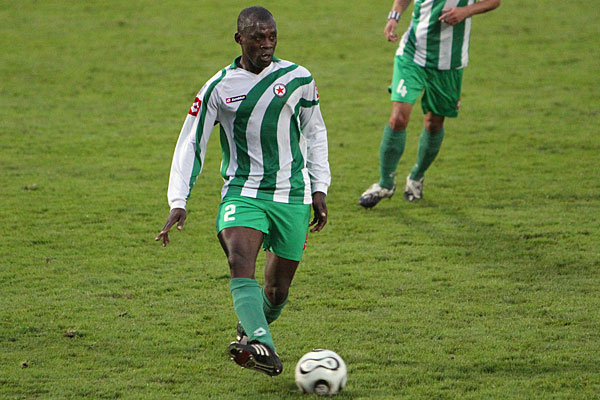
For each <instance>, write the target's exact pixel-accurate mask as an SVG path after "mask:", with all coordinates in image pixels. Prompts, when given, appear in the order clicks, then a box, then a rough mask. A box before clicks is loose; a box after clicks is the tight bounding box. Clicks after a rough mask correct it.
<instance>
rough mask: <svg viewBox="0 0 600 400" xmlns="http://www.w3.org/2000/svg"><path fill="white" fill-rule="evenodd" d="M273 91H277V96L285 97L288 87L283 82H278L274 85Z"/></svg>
mask: <svg viewBox="0 0 600 400" xmlns="http://www.w3.org/2000/svg"><path fill="white" fill-rule="evenodd" d="M273 93H275V96H277V97H283V96H285V94H286V93H287V88H286V87H285V85H284V84H283V83H276V84H275V86H273Z"/></svg>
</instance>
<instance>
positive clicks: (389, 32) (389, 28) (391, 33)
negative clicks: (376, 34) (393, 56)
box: [383, 18, 398, 42]
mask: <svg viewBox="0 0 600 400" xmlns="http://www.w3.org/2000/svg"><path fill="white" fill-rule="evenodd" d="M397 26H398V22H397V21H396V20H395V19H393V18H392V19H388V22H387V24H386V25H385V29H384V30H383V34H384V35H385V38H386V39H387V40H388V42H396V41H397V40H398V34H397V33H396V27H397Z"/></svg>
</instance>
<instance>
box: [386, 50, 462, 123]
mask: <svg viewBox="0 0 600 400" xmlns="http://www.w3.org/2000/svg"><path fill="white" fill-rule="evenodd" d="M462 74H463V70H462V69H449V70H439V69H435V68H424V67H421V66H420V65H417V64H415V63H414V62H412V61H410V60H405V59H404V58H403V57H402V56H396V58H395V59H394V77H393V79H392V86H391V88H390V89H391V92H392V101H399V102H401V103H410V104H415V101H416V100H417V98H418V97H419V96H420V95H421V93H422V92H423V91H424V92H425V93H424V94H423V98H422V99H421V108H422V109H423V114H427V113H428V112H432V113H434V114H435V115H443V116H444V117H456V116H457V115H458V107H459V106H460V89H461V85H462Z"/></svg>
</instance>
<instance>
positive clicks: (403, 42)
mask: <svg viewBox="0 0 600 400" xmlns="http://www.w3.org/2000/svg"><path fill="white" fill-rule="evenodd" d="M412 27H413V21H412V19H411V20H410V24H409V25H408V29H407V30H406V32H404V35H402V39H400V45H399V46H398V50H396V55H397V56H401V55H403V54H404V46H406V42H408V35H409V34H410V32H411V31H412Z"/></svg>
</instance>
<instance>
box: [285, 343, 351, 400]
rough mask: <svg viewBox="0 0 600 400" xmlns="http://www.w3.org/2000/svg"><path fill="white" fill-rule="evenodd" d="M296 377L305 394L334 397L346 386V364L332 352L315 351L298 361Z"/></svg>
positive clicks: (297, 383)
mask: <svg viewBox="0 0 600 400" xmlns="http://www.w3.org/2000/svg"><path fill="white" fill-rule="evenodd" d="M295 375H296V385H298V387H299V388H300V390H301V391H302V392H303V393H314V394H318V395H319V396H333V395H334V394H338V393H339V392H340V391H341V390H342V389H343V388H344V386H346V363H344V360H342V357H340V356H339V355H337V354H336V353H334V352H333V351H331V350H323V349H315V350H313V351H311V352H310V353H306V354H305V355H303V356H302V358H301V359H300V361H298V364H296V374H295Z"/></svg>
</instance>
